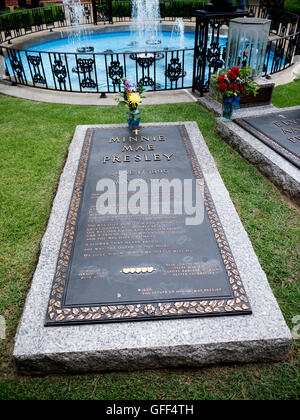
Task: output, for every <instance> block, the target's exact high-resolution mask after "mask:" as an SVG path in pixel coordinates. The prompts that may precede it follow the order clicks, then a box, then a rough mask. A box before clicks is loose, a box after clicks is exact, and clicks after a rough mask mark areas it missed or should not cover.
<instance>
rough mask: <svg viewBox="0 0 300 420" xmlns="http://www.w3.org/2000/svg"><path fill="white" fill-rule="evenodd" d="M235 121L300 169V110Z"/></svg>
mask: <svg viewBox="0 0 300 420" xmlns="http://www.w3.org/2000/svg"><path fill="white" fill-rule="evenodd" d="M234 121H235V122H236V123H237V124H238V125H240V126H241V127H243V128H244V129H245V130H247V131H248V132H249V133H251V134H253V135H254V136H255V137H257V138H258V139H260V140H261V141H262V142H264V143H265V144H267V145H268V146H269V147H271V148H272V149H273V150H275V151H276V152H277V153H279V154H280V155H282V156H283V157H285V158H286V159H287V160H288V161H290V162H291V163H293V164H294V165H295V166H297V167H298V168H300V109H291V110H285V111H280V110H279V111H277V112H274V113H272V114H267V115H258V116H253V117H247V118H237V119H235V120H234Z"/></svg>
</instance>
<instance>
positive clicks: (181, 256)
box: [45, 124, 251, 326]
mask: <svg viewBox="0 0 300 420" xmlns="http://www.w3.org/2000/svg"><path fill="white" fill-rule="evenodd" d="M120 173H122V174H123V176H124V174H125V173H126V182H125V183H124V184H123V185H122V183H121V182H120V179H121V178H120ZM104 179H109V180H110V181H111V183H112V185H113V188H112V191H113V190H114V189H115V191H117V192H118V193H119V195H118V196H117V198H116V199H115V198H114V197H113V194H112V193H111V192H109V191H108V190H105V191H104V190H103V191H102V190H101V191H100V187H99V180H104ZM122 179H123V178H122ZM124 179H125V178H124ZM175 179H176V180H177V182H178V183H179V184H180V183H181V184H182V185H185V184H184V182H185V181H184V180H191V185H193V188H196V184H197V188H198V189H199V190H200V191H201V198H202V205H203V217H202V219H201V223H199V224H187V223H186V220H187V214H186V213H185V212H184V211H183V212H182V214H180V212H178V209H177V205H178V197H177V196H176V197H175V187H174V189H170V198H171V199H172V198H174V197H175V198H176V199H175V198H174V200H173V202H172V204H171V207H170V214H167V212H163V211H161V212H159V213H155V212H153V211H152V210H153V209H152V207H151V206H152V205H153V203H151V200H150V199H149V200H148V198H149V197H150V195H151V194H152V198H153V190H151V188H152V187H151V186H150V184H151V182H154V183H155V182H157V181H158V182H159V181H160V180H167V181H170V182H171V181H172V180H175ZM133 180H140V182H142V183H144V184H143V185H149V189H148V193H147V194H145V193H143V194H142V193H140V195H139V200H136V201H135V204H137V202H138V201H139V203H138V204H140V202H141V201H144V202H145V203H147V205H146V210H148V211H144V212H143V213H135V212H134V211H132V208H131V211H130V212H129V211H128V207H126V206H129V204H130V200H131V199H133V198H134V194H136V192H134V191H131V192H128V191H127V187H128V189H129V185H130V184H129V183H130V181H133ZM124 188H125V190H126V191H127V193H128V197H126V200H127V202H126V205H124V199H125V198H124V197H125V195H124ZM121 190H122V191H121ZM136 191H138V189H137V190H136ZM101 194H106V198H107V203H108V202H110V201H111V203H113V208H114V209H115V213H112V214H104V213H101V212H99V207H98V203H99V198H100V197H101ZM195 195H196V194H194V195H193V198H192V201H191V204H193V205H195V204H196V201H195ZM135 197H136V196H135ZM155 198H156V200H157V201H155V200H154V203H156V204H157V203H158V204H159V203H160V198H161V195H160V193H159V194H158V195H157V196H156V197H155ZM176 200H177V201H176ZM131 204H132V203H131ZM160 204H161V203H160ZM160 204H159V205H160ZM197 205H198V203H197ZM124 206H125V207H124ZM133 207H134V206H133ZM144 209H145V208H144ZM176 209H177V210H176ZM126 210H127V211H126ZM175 210H176V211H175ZM245 314H251V308H250V304H249V301H248V298H247V296H246V292H245V290H244V287H243V284H242V281H241V278H240V275H239V272H238V269H237V266H236V264H235V260H234V257H233V255H232V252H231V249H230V246H229V244H228V241H227V239H226V236H225V234H224V231H223V227H222V225H221V222H220V219H219V217H218V214H217V212H216V209H215V206H214V202H213V199H212V197H211V195H210V192H209V190H208V188H207V185H206V182H205V179H204V178H203V174H202V171H201V168H200V166H199V163H198V160H197V157H196V155H195V152H194V149H193V146H192V144H191V141H190V139H189V136H188V133H187V131H186V129H185V127H184V126H183V125H180V124H178V125H170V126H168V125H166V126H160V127H158V126H153V127H151V126H147V127H141V129H140V130H138V131H136V132H134V133H133V132H131V131H129V130H128V129H127V128H119V127H116V128H97V129H89V130H88V131H87V135H86V138H85V140H84V144H83V149H82V153H81V158H80V161H79V165H78V170H77V174H76V179H75V184H74V190H73V194H72V198H71V203H70V208H69V213H68V216H67V220H66V225H65V231H64V235H63V239H62V243H61V249H60V253H59V257H58V261H57V267H56V273H55V276H54V281H53V286H52V290H51V294H50V299H49V304H48V308H47V315H46V321H45V325H46V326H51V325H65V324H66V325H72V324H81V323H99V322H119V321H138V320H154V319H168V318H182V317H199V316H222V315H245Z"/></svg>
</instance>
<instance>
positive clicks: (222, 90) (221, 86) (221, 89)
mask: <svg viewBox="0 0 300 420" xmlns="http://www.w3.org/2000/svg"><path fill="white" fill-rule="evenodd" d="M218 89H219V91H220V92H224V91H225V90H227V85H226V83H221V84H220V85H219V88H218Z"/></svg>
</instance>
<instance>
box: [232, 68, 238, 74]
mask: <svg viewBox="0 0 300 420" xmlns="http://www.w3.org/2000/svg"><path fill="white" fill-rule="evenodd" d="M231 72H232V73H234V74H236V75H238V74H240V69H239V67H232V69H231Z"/></svg>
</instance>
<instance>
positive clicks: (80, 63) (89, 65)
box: [73, 58, 97, 89]
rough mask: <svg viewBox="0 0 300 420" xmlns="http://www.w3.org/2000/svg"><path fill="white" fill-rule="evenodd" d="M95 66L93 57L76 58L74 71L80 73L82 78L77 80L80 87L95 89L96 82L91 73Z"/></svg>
mask: <svg viewBox="0 0 300 420" xmlns="http://www.w3.org/2000/svg"><path fill="white" fill-rule="evenodd" d="M94 66H95V60H94V59H93V58H78V59H77V67H76V69H73V71H74V70H76V71H75V72H76V73H79V74H82V75H83V79H82V80H80V81H79V83H80V86H81V88H83V89H85V88H89V89H95V88H96V87H97V83H96V82H95V80H93V78H92V75H91V73H92V72H93V69H94Z"/></svg>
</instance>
